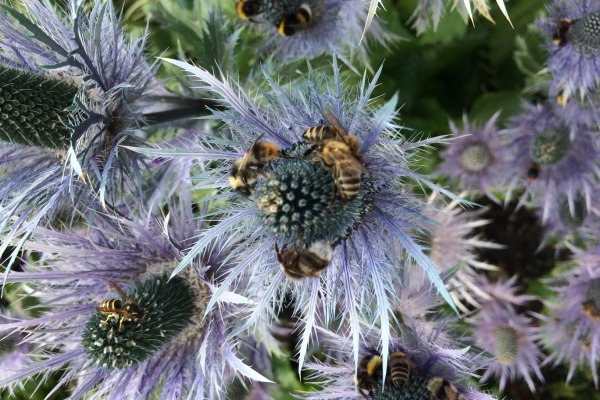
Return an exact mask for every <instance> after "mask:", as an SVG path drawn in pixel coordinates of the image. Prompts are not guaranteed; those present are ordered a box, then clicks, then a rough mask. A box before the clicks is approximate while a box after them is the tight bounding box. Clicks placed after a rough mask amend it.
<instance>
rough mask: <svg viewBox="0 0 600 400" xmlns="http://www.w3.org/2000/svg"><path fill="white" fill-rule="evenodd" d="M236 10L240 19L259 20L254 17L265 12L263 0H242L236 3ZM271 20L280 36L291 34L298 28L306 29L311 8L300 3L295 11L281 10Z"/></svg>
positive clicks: (310, 18) (306, 4) (298, 29)
mask: <svg viewBox="0 0 600 400" xmlns="http://www.w3.org/2000/svg"><path fill="white" fill-rule="evenodd" d="M236 10H237V13H238V16H239V17H240V18H241V19H244V20H249V21H252V22H260V21H258V20H256V19H255V17H257V16H259V15H261V14H263V13H265V11H266V10H265V2H264V1H263V0H242V1H240V2H238V3H237V5H236ZM276 14H278V15H277V16H276V17H275V19H274V20H273V21H270V22H272V23H273V24H274V25H275V27H276V28H277V31H278V32H279V34H281V35H282V36H292V35H293V34H295V33H296V32H298V31H300V30H304V29H306V28H307V27H308V26H309V24H310V22H311V20H312V17H313V13H312V9H311V8H310V5H309V4H308V3H301V4H300V5H299V6H298V7H297V8H296V10H295V11H292V12H286V11H284V10H281V12H278V13H276Z"/></svg>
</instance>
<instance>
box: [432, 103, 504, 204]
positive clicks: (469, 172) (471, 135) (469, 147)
mask: <svg viewBox="0 0 600 400" xmlns="http://www.w3.org/2000/svg"><path fill="white" fill-rule="evenodd" d="M499 115H500V113H499V112H498V113H496V114H494V115H493V116H492V117H491V118H490V119H489V120H488V121H487V122H486V123H485V125H483V126H480V125H478V124H475V123H470V122H469V121H468V119H467V116H466V115H464V116H463V126H462V128H458V127H457V126H456V125H455V124H454V123H453V122H452V121H450V130H451V131H452V134H453V135H454V136H455V139H454V140H453V141H452V142H451V143H450V144H449V145H448V147H447V148H446V150H444V151H443V152H442V157H443V162H442V164H440V166H439V168H438V173H440V174H444V175H448V176H449V177H450V178H451V179H453V180H456V181H459V182H460V187H461V188H462V189H463V190H481V191H482V192H483V193H485V195H486V196H488V197H489V198H490V199H492V200H494V201H496V202H499V200H498V199H497V197H496V196H495V195H494V194H493V193H492V190H493V189H494V188H497V187H499V186H500V185H501V184H502V183H503V180H504V172H503V171H504V170H505V169H506V168H507V167H508V165H509V157H508V154H507V152H506V150H505V149H504V147H503V143H502V139H501V137H500V135H499V134H498V130H497V129H496V128H495V124H496V121H497V120H498V117H499Z"/></svg>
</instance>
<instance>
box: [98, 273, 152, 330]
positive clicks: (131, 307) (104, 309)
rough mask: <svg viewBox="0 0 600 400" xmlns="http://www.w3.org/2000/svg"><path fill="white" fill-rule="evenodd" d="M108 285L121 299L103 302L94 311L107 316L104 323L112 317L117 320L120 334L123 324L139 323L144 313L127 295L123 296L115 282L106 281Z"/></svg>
mask: <svg viewBox="0 0 600 400" xmlns="http://www.w3.org/2000/svg"><path fill="white" fill-rule="evenodd" d="M108 284H109V285H110V286H111V287H112V288H113V289H115V290H116V291H117V292H118V293H119V294H120V295H121V299H110V300H105V301H103V302H102V303H100V305H99V306H98V307H96V310H98V311H99V312H101V313H103V314H107V317H106V321H108V320H109V319H110V318H112V317H117V318H119V332H121V331H122V330H123V323H124V322H133V323H137V322H140V321H141V320H142V319H143V318H144V311H143V310H142V309H141V308H140V307H139V306H138V305H137V304H136V303H134V302H133V300H131V299H130V298H129V297H127V294H125V292H124V291H123V289H121V287H120V286H119V285H117V283H116V282H113V281H108ZM122 300H124V301H125V303H123V301H122ZM106 321H105V322H106Z"/></svg>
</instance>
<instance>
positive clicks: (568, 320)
mask: <svg viewBox="0 0 600 400" xmlns="http://www.w3.org/2000/svg"><path fill="white" fill-rule="evenodd" d="M574 261H575V264H576V267H575V268H572V269H569V270H568V271H566V272H565V273H563V274H561V275H560V276H558V277H556V278H555V279H554V280H553V281H552V287H553V289H554V290H555V292H556V298H554V299H552V300H551V301H549V302H548V309H547V313H545V314H546V315H540V314H536V316H537V317H538V318H539V319H540V320H541V322H542V324H541V327H540V334H539V337H540V339H541V342H542V343H543V345H544V347H545V348H546V349H547V351H548V353H549V357H548V358H547V359H546V360H545V362H544V363H545V364H549V363H552V364H553V365H558V364H567V365H568V367H569V373H568V374H567V382H569V381H570V380H571V379H572V378H573V375H574V373H575V370H576V369H577V368H579V367H588V368H589V369H590V370H591V371H592V376H593V378H594V383H595V384H596V387H598V382H599V379H598V360H599V359H600V247H598V246H595V247H593V248H591V249H590V250H587V251H584V250H575V256H574Z"/></svg>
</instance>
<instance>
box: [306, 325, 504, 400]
mask: <svg viewBox="0 0 600 400" xmlns="http://www.w3.org/2000/svg"><path fill="white" fill-rule="evenodd" d="M438 333H439V330H438ZM379 334H380V332H378V331H377V330H376V329H373V330H371V331H370V332H369V333H368V335H366V337H365V341H364V343H363V344H362V345H361V351H360V358H359V359H353V357H352V352H350V351H349V350H348V348H349V347H350V346H349V343H348V340H347V339H345V338H344V337H342V336H339V335H337V334H333V333H323V334H322V339H321V341H322V342H323V343H324V345H325V349H326V351H327V352H328V353H329V354H330V360H329V361H330V362H331V365H330V364H326V363H322V362H310V363H308V364H307V369H308V370H311V371H313V374H312V375H311V376H310V377H309V378H308V381H310V382H312V383H316V384H318V385H320V386H322V387H323V390H321V391H319V392H316V393H314V394H312V395H308V396H307V397H306V398H307V399H315V400H316V399H340V400H341V399H344V400H345V399H357V400H358V399H363V398H365V396H368V398H369V399H373V400H404V399H406V400H410V399H426V398H440V397H439V395H438V393H452V396H455V397H450V398H456V399H461V400H492V399H493V397H492V396H489V395H486V394H483V393H480V392H477V391H476V390H474V389H472V388H470V387H468V386H467V385H466V384H465V380H466V379H467V378H468V377H469V376H470V375H471V372H470V371H473V370H476V369H478V368H480V367H481V366H482V364H480V362H481V361H483V360H482V359H481V358H480V357H478V356H475V355H473V354H470V353H468V349H462V350H460V349H455V348H449V347H445V346H444V345H440V344H439V343H438V342H437V337H436V332H432V333H431V335H424V334H422V333H421V332H417V331H415V330H407V331H406V332H404V334H403V335H402V336H400V337H393V338H392V342H391V344H390V349H389V350H390V352H389V354H387V353H386V354H383V353H382V352H380V350H379V349H378V343H380V338H379V337H378V335H379ZM353 377H354V379H353Z"/></svg>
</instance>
